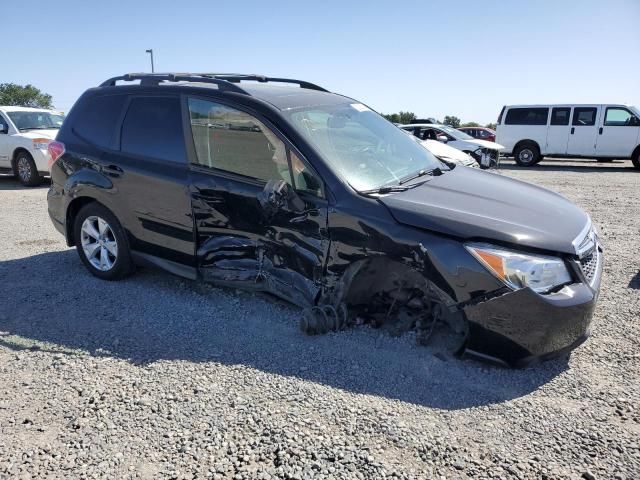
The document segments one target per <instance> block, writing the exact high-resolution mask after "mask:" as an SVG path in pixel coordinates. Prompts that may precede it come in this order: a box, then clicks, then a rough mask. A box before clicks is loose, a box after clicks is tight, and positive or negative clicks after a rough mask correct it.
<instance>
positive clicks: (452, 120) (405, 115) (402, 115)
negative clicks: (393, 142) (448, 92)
mask: <svg viewBox="0 0 640 480" xmlns="http://www.w3.org/2000/svg"><path fill="white" fill-rule="evenodd" d="M381 115H382V116H383V117H384V118H386V119H387V120H389V121H390V122H393V123H401V124H403V125H406V124H408V123H411V122H412V121H413V120H415V119H416V118H418V117H416V114H415V113H413V112H403V111H402V110H401V111H400V112H398V113H382V114H381ZM431 120H433V122H432V123H439V124H442V125H449V126H450V127H453V128H459V127H486V128H491V129H493V130H495V128H496V124H495V123H487V124H486V125H481V124H479V123H478V122H465V123H462V121H461V120H460V119H459V118H458V117H456V116H454V115H446V116H445V117H444V120H442V121H440V120H437V119H435V118H433V119H431Z"/></svg>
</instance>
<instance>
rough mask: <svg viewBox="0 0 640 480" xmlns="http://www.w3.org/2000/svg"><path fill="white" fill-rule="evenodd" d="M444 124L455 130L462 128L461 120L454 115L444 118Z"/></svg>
mask: <svg viewBox="0 0 640 480" xmlns="http://www.w3.org/2000/svg"><path fill="white" fill-rule="evenodd" d="M442 123H444V124H445V125H449V126H450V127H453V128H458V127H459V126H460V119H459V118H458V117H454V116H453V115H447V116H445V117H444V121H443V122H442Z"/></svg>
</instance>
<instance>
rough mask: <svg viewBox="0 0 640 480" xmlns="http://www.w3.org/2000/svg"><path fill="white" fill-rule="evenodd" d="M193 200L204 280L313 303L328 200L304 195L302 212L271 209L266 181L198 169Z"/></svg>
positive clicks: (325, 247) (323, 253) (318, 282)
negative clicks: (265, 201) (263, 197)
mask: <svg viewBox="0 0 640 480" xmlns="http://www.w3.org/2000/svg"><path fill="white" fill-rule="evenodd" d="M191 175H192V183H191V199H192V209H193V215H194V221H195V226H196V231H197V244H196V256H197V261H198V267H199V270H200V273H201V275H202V277H203V278H204V280H206V281H211V282H214V283H218V284H222V285H227V286H237V287H240V288H249V289H256V290H263V291H268V292H271V293H273V294H275V295H277V296H279V297H282V298H285V299H287V300H289V301H291V302H294V303H296V304H298V305H308V304H310V303H313V301H314V299H315V297H316V295H317V293H318V291H319V289H320V288H321V281H322V275H323V268H324V264H325V259H326V254H327V250H328V247H329V242H328V237H327V228H326V227H327V205H326V201H325V200H322V199H319V198H316V197H314V196H311V195H305V194H301V195H300V198H301V199H302V200H303V202H304V207H303V208H301V209H300V210H299V211H292V210H290V209H279V210H278V211H276V212H271V213H267V212H266V211H265V209H264V208H263V207H262V206H261V204H260V202H259V200H258V195H259V194H260V193H261V192H262V190H263V188H264V185H263V184H262V183H261V182H257V181H256V182H252V181H249V180H239V179H237V178H233V177H232V176H228V175H223V174H217V173H215V172H212V171H208V170H207V169H202V168H199V167H194V168H193V169H192V172H191Z"/></svg>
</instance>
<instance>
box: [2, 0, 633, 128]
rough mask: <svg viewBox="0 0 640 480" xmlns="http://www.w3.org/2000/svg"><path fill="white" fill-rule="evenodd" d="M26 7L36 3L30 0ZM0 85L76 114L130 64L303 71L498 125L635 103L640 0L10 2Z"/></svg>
mask: <svg viewBox="0 0 640 480" xmlns="http://www.w3.org/2000/svg"><path fill="white" fill-rule="evenodd" d="M27 5H28V7H27ZM0 24H2V25H3V29H2V30H3V35H2V38H3V39H4V42H3V43H4V48H2V49H0V83H7V82H13V83H18V84H33V85H35V86H36V87H38V88H40V89H41V90H43V91H45V92H47V93H49V94H51V95H53V103H54V105H55V107H56V108H58V109H61V110H63V111H68V110H69V109H70V108H71V106H72V105H73V103H74V102H75V100H76V99H77V98H78V96H79V95H80V94H82V92H83V91H84V90H86V89H87V88H90V87H92V86H96V85H98V84H99V83H101V82H102V81H103V80H105V79H107V78H109V77H112V76H115V75H119V74H123V73H128V72H140V71H150V62H149V55H148V54H147V53H145V50H146V49H149V48H153V51H154V57H155V58H154V60H155V67H156V72H169V71H173V72H188V71H191V72H203V71H205V72H239V73H259V74H263V75H268V76H283V77H289V78H298V79H304V80H308V81H310V82H313V83H316V84H318V85H321V86H323V87H325V88H327V89H328V90H331V91H334V92H337V93H341V94H344V95H347V96H350V97H353V98H355V99H357V100H359V101H361V102H362V103H365V104H367V105H369V106H370V107H371V108H373V109H375V110H377V111H379V112H384V113H393V112H397V111H400V110H403V111H411V112H414V113H415V114H416V115H418V116H419V117H436V118H439V119H442V118H444V116H445V115H455V116H457V117H459V118H461V119H462V120H463V121H477V122H480V123H482V124H485V123H488V122H495V120H496V118H497V116H498V114H499V112H500V109H501V108H502V106H503V105H505V104H517V103H601V102H602V103H605V102H606V103H608V102H612V103H614V102H615V103H630V104H633V105H636V106H640V0H607V1H603V0H593V1H592V0H571V1H565V0H553V1H543V0H540V1H535V0H530V1H524V0H521V1H520V0H510V1H497V0H496V1H493V0H481V1H478V0H473V1H466V0H458V1H455V2H444V1H440V2H435V1H413V0H404V1H402V2H398V1H378V0H369V1H365V0H362V1H360V0H353V1H346V0H341V1H334V0H322V1H319V2H318V1H316V2H309V1H304V0H298V1H295V2H294V1H291V2H285V1H277V0H271V1H264V0H262V1H253V0H243V1H241V2H240V1H235V2H234V1H220V0H218V1H215V0H207V1H188V0H183V1H180V2H176V1H175V0H172V1H165V0H155V1H153V2H151V1H144V0H140V1H136V0H129V1H128V2H123V1H120V0H110V1H108V2H100V3H98V2H93V1H91V0H83V1H75V0H70V1H66V0H58V1H57V2H53V3H52V2H50V1H48V2H39V1H37V0H32V1H30V2H28V4H27V3H24V2H20V1H8V2H3V5H2V8H1V9H0Z"/></svg>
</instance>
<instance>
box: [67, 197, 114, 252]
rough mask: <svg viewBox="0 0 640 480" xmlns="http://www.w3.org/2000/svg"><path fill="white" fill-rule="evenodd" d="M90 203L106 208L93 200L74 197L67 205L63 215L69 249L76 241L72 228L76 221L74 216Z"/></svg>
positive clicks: (91, 198)
mask: <svg viewBox="0 0 640 480" xmlns="http://www.w3.org/2000/svg"><path fill="white" fill-rule="evenodd" d="M90 203H97V204H99V205H102V206H103V207H104V208H108V207H107V206H106V205H104V204H102V203H100V202H99V201H98V200H96V199H95V198H93V197H86V196H85V197H76V198H74V199H73V200H71V202H69V205H67V211H66V214H65V228H66V232H65V234H66V237H67V245H69V246H70V247H73V246H74V245H75V244H76V239H75V238H74V233H73V226H74V224H75V221H76V216H77V215H78V212H79V211H80V209H82V207H84V206H85V205H89V204H90Z"/></svg>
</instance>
